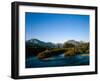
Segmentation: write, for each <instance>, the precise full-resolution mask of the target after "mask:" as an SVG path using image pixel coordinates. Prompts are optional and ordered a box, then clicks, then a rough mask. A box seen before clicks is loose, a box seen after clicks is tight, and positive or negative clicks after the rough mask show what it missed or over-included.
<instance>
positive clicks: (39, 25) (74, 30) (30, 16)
mask: <svg viewBox="0 0 100 81" xmlns="http://www.w3.org/2000/svg"><path fill="white" fill-rule="evenodd" d="M89 19H90V17H89V15H79V14H77V15H75V14H54V13H32V12H26V13H25V32H26V36H25V37H26V40H30V39H39V40H41V41H45V42H53V43H64V42H65V41H68V40H77V41H89V21H90V20H89Z"/></svg>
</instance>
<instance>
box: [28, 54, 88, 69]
mask: <svg viewBox="0 0 100 81" xmlns="http://www.w3.org/2000/svg"><path fill="white" fill-rule="evenodd" d="M78 65H89V55H85V54H84V55H76V56H67V57H64V54H61V55H59V56H55V57H51V58H45V59H43V60H40V59H38V58H37V57H36V56H34V57H31V58H28V59H26V68H36V67H57V66H78Z"/></svg>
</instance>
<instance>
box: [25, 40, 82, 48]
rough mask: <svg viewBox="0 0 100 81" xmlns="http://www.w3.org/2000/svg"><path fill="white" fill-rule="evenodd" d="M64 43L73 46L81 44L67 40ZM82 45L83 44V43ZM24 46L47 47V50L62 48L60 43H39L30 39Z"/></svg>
mask: <svg viewBox="0 0 100 81" xmlns="http://www.w3.org/2000/svg"><path fill="white" fill-rule="evenodd" d="M66 43H71V44H73V45H79V44H80V43H82V42H81V41H75V40H68V41H66ZM83 43H84V42H83ZM26 45H32V46H41V47H49V48H56V47H58V46H59V47H62V46H63V44H62V43H57V44H55V43H52V42H44V41H40V40H38V39H30V40H27V41H26Z"/></svg>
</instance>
